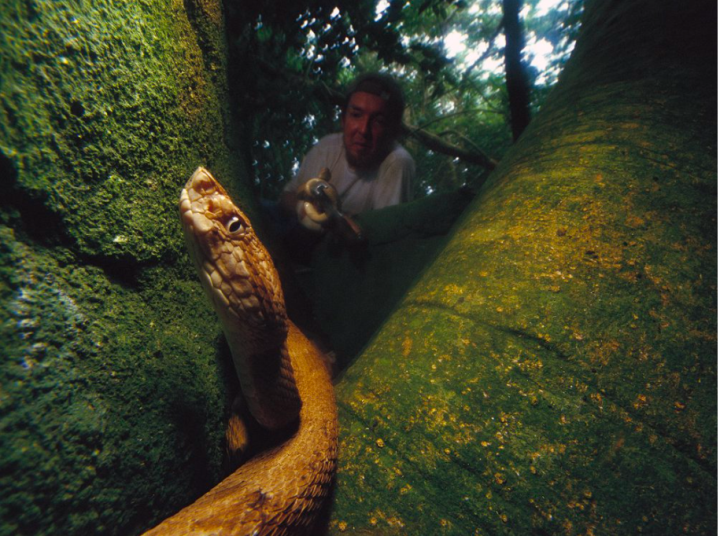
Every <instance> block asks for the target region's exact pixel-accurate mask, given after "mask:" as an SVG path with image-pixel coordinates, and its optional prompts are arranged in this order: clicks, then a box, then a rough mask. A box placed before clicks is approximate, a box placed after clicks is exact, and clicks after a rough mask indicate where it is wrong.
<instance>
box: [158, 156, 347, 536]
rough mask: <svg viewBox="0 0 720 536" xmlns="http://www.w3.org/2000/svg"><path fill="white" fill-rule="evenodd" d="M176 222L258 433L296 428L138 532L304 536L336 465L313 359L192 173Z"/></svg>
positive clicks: (323, 378)
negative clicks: (148, 528) (154, 524)
mask: <svg viewBox="0 0 720 536" xmlns="http://www.w3.org/2000/svg"><path fill="white" fill-rule="evenodd" d="M180 217H181V220H182V225H183V229H184V232H185V238H186V241H187V244H188V249H189V251H190V254H191V257H193V260H194V263H195V266H196V268H197V271H198V274H199V276H200V280H201V281H202V286H203V287H204V289H205V292H206V293H207V295H208V296H209V297H210V300H211V301H212V304H213V307H214V309H215V311H216V313H217V315H218V318H219V319H220V323H221V325H222V328H223V332H224V333H225V338H226V339H227V342H228V345H229V346H230V351H231V353H232V356H233V362H234V364H235V369H236V371H237V373H238V376H239V378H240V385H241V389H242V391H243V395H244V397H245V401H246V405H247V408H248V410H249V411H250V413H252V416H253V417H254V418H255V419H256V420H257V422H258V423H260V424H261V425H262V426H263V427H265V428H267V429H270V430H277V429H282V428H286V427H293V426H295V427H297V430H296V431H295V432H294V433H293V434H292V435H291V436H290V437H289V438H288V439H286V440H285V441H284V442H282V443H281V444H279V445H277V446H275V447H273V448H271V449H270V450H268V451H266V452H262V453H260V454H258V455H257V456H255V457H253V458H251V459H250V460H248V461H247V462H246V463H244V464H243V465H241V466H240V467H239V468H238V469H237V470H235V472H233V473H232V474H231V475H230V476H228V477H227V478H225V479H224V480H223V481H222V482H220V483H219V484H218V485H217V486H215V487H214V488H212V489H211V490H210V491H208V492H207V493H206V494H205V495H203V496H202V497H200V498H199V499H198V500H196V501H195V502H194V503H192V504H191V505H189V506H187V507H185V508H184V509H182V510H181V511H180V512H178V513H177V514H175V515H174V516H172V517H170V518H168V519H166V520H165V521H163V522H162V523H161V524H160V525H158V526H157V527H155V528H154V529H152V530H151V531H149V532H147V533H146V534H151V535H158V534H174V535H175V534H197V535H200V534H207V535H210V534H217V535H248V536H249V535H258V536H259V535H274V536H281V535H282V536H285V535H288V536H289V535H296V534H307V533H308V531H310V530H312V526H313V524H314V523H315V521H316V518H317V516H318V513H319V511H320V510H321V507H322V505H323V502H324V500H325V499H326V498H327V496H328V494H329V490H330V487H331V483H332V480H333V477H334V474H335V469H336V466H337V409H336V406H335V395H334V393H333V387H332V383H331V380H330V375H329V373H328V371H327V368H326V366H325V364H324V361H323V355H322V353H321V352H320V350H318V348H317V347H316V346H315V345H314V344H313V343H312V342H310V341H309V340H308V339H307V338H306V337H305V335H303V334H302V332H301V331H300V330H299V329H298V328H297V327H296V326H295V325H294V324H293V323H292V321H290V320H289V319H288V317H287V314H286V312H285V302H284V299H283V293H282V289H281V287H280V280H279V276H278V273H277V271H276V269H275V267H274V265H273V263H272V260H271V259H270V255H269V254H268V252H267V250H266V249H265V247H264V246H263V245H262V243H261V242H260V240H259V239H258V237H257V236H256V235H255V231H254V230H253V229H252V227H251V226H250V221H249V220H248V218H247V217H246V216H245V214H243V212H242V211H241V210H240V209H239V208H238V207H237V206H235V204H234V203H233V202H232V200H231V199H230V197H229V196H228V194H227V192H226V191H225V189H224V188H223V187H222V186H221V185H220V184H219V183H218V182H217V181H216V180H215V178H214V177H213V176H212V175H211V174H210V173H209V172H208V171H207V170H205V169H203V168H202V167H200V168H198V169H197V170H196V171H195V173H194V174H193V175H192V177H190V179H189V180H188V182H187V184H186V185H185V188H184V189H183V191H182V193H181V195H180Z"/></svg>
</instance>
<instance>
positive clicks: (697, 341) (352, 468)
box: [331, 2, 717, 535]
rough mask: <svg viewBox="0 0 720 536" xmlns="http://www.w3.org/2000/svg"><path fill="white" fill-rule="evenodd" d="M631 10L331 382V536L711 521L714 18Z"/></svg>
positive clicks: (594, 8)
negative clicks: (336, 457)
mask: <svg viewBox="0 0 720 536" xmlns="http://www.w3.org/2000/svg"><path fill="white" fill-rule="evenodd" d="M629 4H632V5H631V6H629V7H628V6H624V4H623V5H622V6H621V5H620V4H606V3H603V2H595V3H592V4H590V5H589V6H588V14H587V16H588V23H587V24H586V28H585V34H584V35H585V37H584V40H583V38H581V40H580V41H579V43H578V51H579V52H578V54H579V56H578V57H580V58H582V60H583V61H582V62H580V61H578V60H576V61H574V62H571V63H570V65H569V66H568V71H567V73H566V75H564V78H563V79H561V82H560V85H559V86H558V91H557V92H555V93H554V94H553V95H552V96H551V97H550V100H549V102H548V103H547V105H546V107H545V109H543V110H542V112H541V113H540V114H539V115H538V117H537V118H536V119H535V120H534V122H533V123H532V124H531V125H530V127H529V129H528V130H527V131H526V133H525V134H524V135H523V138H522V139H521V140H520V142H519V143H518V144H517V145H516V146H515V147H514V148H513V150H512V151H511V152H510V153H509V154H508V155H507V156H506V158H505V159H504V160H503V162H501V164H500V165H499V166H498V168H497V170H496V171H495V172H494V173H493V175H492V176H491V178H490V179H489V181H488V184H487V185H486V187H485V188H484V189H483V191H482V192H481V193H480V195H479V196H478V198H477V199H476V201H475V202H474V204H473V205H471V207H469V209H468V211H466V213H465V214H464V216H463V218H462V221H461V222H460V223H459V225H458V226H457V228H456V231H455V233H454V235H453V236H452V238H451V239H450V241H449V242H448V244H447V246H446V247H445V248H444V249H443V250H442V252H441V253H440V255H439V256H438V258H437V260H436V261H435V262H434V263H433V265H432V266H431V267H430V268H429V269H428V270H427V271H426V272H425V273H424V274H423V277H422V278H421V280H420V281H419V282H418V283H417V284H416V285H415V286H414V287H413V288H412V289H411V290H410V292H409V293H408V294H407V296H406V297H405V298H404V299H403V301H402V302H401V304H400V306H399V308H398V309H397V310H396V312H395V313H394V314H393V315H392V316H391V318H390V320H389V321H388V322H387V323H386V324H385V325H384V326H383V328H382V330H381V331H380V333H379V334H378V335H377V337H376V338H375V340H374V341H373V343H372V344H371V345H370V346H369V347H368V348H367V349H366V351H365V352H364V353H363V354H362V355H361V356H360V358H359V359H358V360H357V362H356V363H355V364H354V365H353V367H351V368H350V369H349V370H348V372H347V373H346V375H345V376H344V377H343V379H342V382H341V383H340V384H339V385H338V399H339V407H340V422H341V427H342V432H341V445H340V453H341V460H340V470H339V475H338V486H337V494H336V502H335V510H334V513H333V521H332V523H331V533H333V534H348V533H349V534H353V533H358V534H362V533H365V532H374V531H377V533H381V534H385V533H387V534H394V533H398V534H401V533H402V534H508V535H510V534H618V533H623V534H628V533H648V534H668V535H675V534H681V533H689V534H712V533H714V531H715V526H716V521H717V517H716V506H715V503H716V498H717V487H716V439H717V419H716V412H717V404H716V392H717V377H716V353H717V346H716V329H717V326H716V298H715V297H716V293H717V288H716V278H717V273H716V265H717V257H716V249H715V244H716V232H715V227H716V224H717V221H716V196H717V193H716V161H715V154H716V152H715V145H716V134H715V118H716V111H715V106H714V101H715V87H714V81H713V80H712V77H707V75H706V70H704V69H707V68H709V66H710V65H714V63H715V62H714V61H712V62H709V63H707V64H705V65H702V67H703V68H701V64H702V61H700V60H699V59H698V58H697V57H694V58H692V59H691V60H689V61H683V60H682V54H681V53H680V52H679V51H680V50H684V48H683V47H685V46H688V47H689V48H690V50H694V51H698V50H700V48H701V47H700V46H699V45H698V43H701V44H703V43H704V44H706V45H707V44H708V43H710V42H711V41H712V39H709V36H710V35H712V32H713V31H714V30H713V25H703V24H702V21H703V20H704V19H703V17H704V13H705V12H704V11H703V9H702V8H701V7H700V6H692V7H688V6H687V5H684V6H680V5H677V4H675V3H673V2H662V3H657V2H632V3H629ZM706 7H708V6H706ZM608 11H609V13H608ZM708 11H712V8H711V7H708ZM598 13H601V14H602V16H598ZM645 13H652V17H651V18H652V19H653V20H656V19H658V18H660V19H661V20H662V22H663V24H662V25H661V26H658V25H650V26H643V24H645V22H643V24H641V23H640V21H641V20H643V14H645ZM658 13H660V15H658ZM630 15H633V16H636V17H639V19H637V20H635V19H633V18H632V17H631V16H630ZM628 17H629V18H628ZM678 21H682V22H684V23H685V24H687V30H688V32H687V33H686V34H684V35H693V36H694V38H693V39H691V40H690V41H691V42H690V43H687V42H686V41H682V43H683V45H682V47H681V46H680V44H679V43H676V42H674V41H673V39H672V38H671V36H672V35H675V34H668V33H665V34H661V35H659V36H658V35H655V34H656V32H658V28H661V29H663V31H669V30H668V28H673V31H674V32H676V31H677V28H676V27H674V26H673V23H674V22H678ZM641 27H645V28H648V32H651V33H652V34H653V35H652V36H648V39H649V40H650V42H651V43H654V44H655V46H656V48H655V49H654V50H653V51H652V53H651V52H650V50H649V47H646V45H645V43H646V40H645V38H644V37H643V36H639V35H638V33H637V32H638V31H639V30H638V29H639V28H641ZM649 28H652V30H649ZM615 33H617V34H618V36H617V38H616V36H615ZM628 41H631V42H632V43H636V42H637V44H638V46H637V47H632V46H630V45H629V43H628ZM588 42H590V43H602V47H601V50H597V49H593V48H592V47H588V46H587V43H588ZM676 47H678V48H676ZM608 49H611V50H608ZM603 54H607V55H603ZM646 54H647V56H646ZM710 56H713V52H706V53H705V56H704V58H705V59H706V60H707V59H709V57H710ZM648 58H651V59H652V61H651V63H650V65H649V66H648V65H645V64H644V63H643V61H645V60H647V61H650V59H648ZM593 81H602V83H594V82H593Z"/></svg>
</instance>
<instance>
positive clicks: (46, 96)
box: [0, 1, 250, 534]
mask: <svg viewBox="0 0 720 536" xmlns="http://www.w3.org/2000/svg"><path fill="white" fill-rule="evenodd" d="M1 9H2V13H3V16H2V17H1V18H0V50H2V60H1V61H0V153H1V154H0V164H1V165H0V169H1V170H2V175H3V181H5V182H4V183H3V188H4V194H3V199H2V200H0V236H1V237H2V239H1V240H0V244H1V245H0V301H2V305H1V306H0V315H1V317H0V345H1V346H2V348H3V360H2V364H0V426H1V427H2V433H3V442H2V446H1V447H0V480H1V481H0V490H1V491H0V533H1V534H133V533H138V532H140V531H141V530H143V529H146V528H148V527H149V526H150V525H151V524H152V523H153V522H155V521H157V520H158V519H161V518H163V517H165V516H167V515H169V514H171V513H172V512H174V511H176V510H177V509H178V508H179V507H181V506H183V505H184V504H187V503H188V502H190V501H191V500H193V499H194V498H195V497H197V496H198V495H199V494H200V493H202V492H203V491H205V490H206V489H208V488H209V487H210V486H211V485H212V484H213V483H214V482H216V481H217V480H218V479H219V478H220V476H221V462H222V448H223V432H224V428H225V419H226V417H227V415H226V408H227V406H228V400H227V398H228V393H227V390H228V386H227V384H226V382H227V381H229V380H227V379H226V378H227V376H226V374H225V372H226V365H225V364H224V362H223V359H222V356H223V355H224V353H223V350H222V347H219V346H218V335H219V328H218V326H217V322H216V319H215V317H214V315H213V314H212V312H211V310H210V308H209V307H208V305H207V304H206V303H205V297H204V295H203V294H202V290H201V289H200V287H199V285H198V284H197V282H196V276H195V274H194V272H193V271H192V269H191V265H190V262H189V259H188V258H187V255H186V254H185V248H184V244H183V239H182V233H181V228H180V224H179V221H178V217H177V199H178V196H179V192H180V189H181V187H182V185H183V184H184V182H185V181H186V180H187V178H188V177H189V175H190V174H191V173H192V171H193V170H194V169H195V167H197V166H198V165H201V164H202V165H206V166H209V167H211V168H212V169H213V172H214V173H216V174H217V176H218V177H221V178H222V179H223V182H224V183H225V184H228V185H229V186H230V189H231V190H233V191H234V192H235V193H236V194H238V193H239V194H240V195H239V197H247V198H249V197H250V196H248V195H247V192H248V191H249V190H248V189H247V188H246V187H245V186H244V185H243V182H242V180H243V179H244V177H243V176H242V175H241V173H240V171H239V170H241V169H243V168H242V167H240V166H239V162H238V161H237V160H235V158H234V155H233V153H232V150H231V147H232V145H233V144H235V143H236V142H237V140H236V139H235V135H234V134H233V130H232V128H231V127H230V118H229V114H228V102H227V88H226V87H225V86H226V82H225V65H224V61H225V50H224V44H223V43H224V34H223V20H222V14H221V6H220V4H219V3H217V2H201V1H194V2H193V1H191V2H180V1H173V2H170V3H167V2H139V3H126V2H124V3H113V2H91V3H87V2H84V3H77V2H69V1H68V2H66V1H59V2H47V1H38V2H11V1H4V2H3V6H2V8H1Z"/></svg>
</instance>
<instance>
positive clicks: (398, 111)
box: [342, 73, 405, 128]
mask: <svg viewBox="0 0 720 536" xmlns="http://www.w3.org/2000/svg"><path fill="white" fill-rule="evenodd" d="M360 92H363V93H370V94H372V95H377V96H378V97H380V98H381V99H383V100H384V101H386V102H387V103H388V120H389V121H390V123H391V124H392V125H393V126H395V127H397V128H399V127H400V124H401V122H402V115H403V111H405V97H404V96H403V91H402V88H401V87H400V85H399V84H398V83H397V82H396V81H395V79H394V78H393V77H392V76H390V75H388V74H385V73H365V74H361V75H360V76H358V77H357V78H356V79H355V80H353V81H352V83H351V84H350V86H349V87H348V89H347V91H346V93H345V102H344V103H343V107H342V113H343V114H345V111H346V110H347V107H348V104H349V103H350V98H351V97H352V96H353V95H354V94H355V93H360Z"/></svg>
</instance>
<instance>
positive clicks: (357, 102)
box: [342, 91, 393, 169]
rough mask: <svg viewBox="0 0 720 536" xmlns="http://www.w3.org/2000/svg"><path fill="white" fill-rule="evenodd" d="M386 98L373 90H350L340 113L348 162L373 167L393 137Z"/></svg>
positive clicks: (355, 166) (383, 156)
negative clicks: (370, 91) (343, 108)
mask: <svg viewBox="0 0 720 536" xmlns="http://www.w3.org/2000/svg"><path fill="white" fill-rule="evenodd" d="M387 107H388V105H387V102H386V101H385V100H383V99H382V98H380V97H379V96H377V95H373V94H372V93H365V92H363V91H359V92H357V93H353V94H352V96H351V97H350V101H349V102H348V105H347V109H346V110H345V113H344V114H343V116H342V126H343V142H344V144H345V152H346V154H347V159H348V162H349V163H350V165H351V166H352V167H354V168H358V169H368V168H372V167H375V166H377V165H379V164H380V162H382V160H383V159H384V158H385V156H386V155H387V152H388V150H389V149H390V145H391V143H392V141H393V132H392V128H391V125H390V121H389V119H388V109H387Z"/></svg>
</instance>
